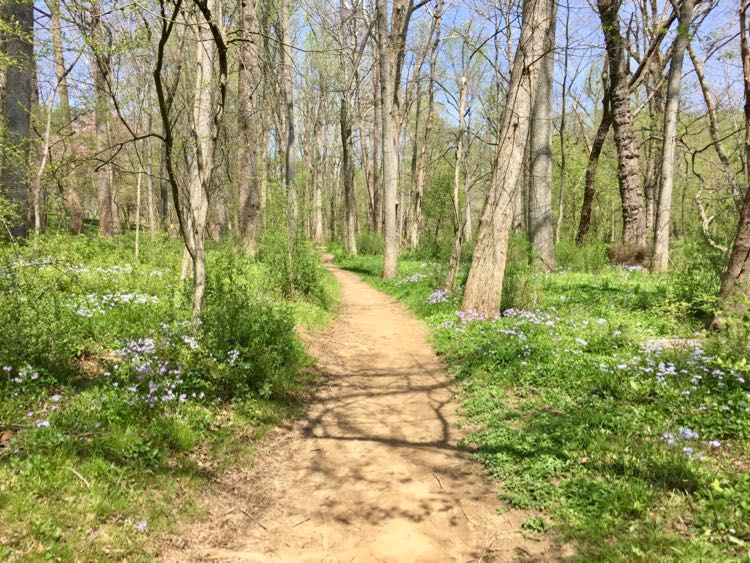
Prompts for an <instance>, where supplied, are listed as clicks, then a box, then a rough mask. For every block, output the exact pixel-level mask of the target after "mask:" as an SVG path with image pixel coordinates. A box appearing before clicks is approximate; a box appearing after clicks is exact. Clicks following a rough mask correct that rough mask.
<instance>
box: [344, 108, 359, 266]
mask: <svg viewBox="0 0 750 563" xmlns="http://www.w3.org/2000/svg"><path fill="white" fill-rule="evenodd" d="M340 116H341V119H340V121H341V178H342V180H343V183H344V202H345V205H346V250H347V252H348V253H349V254H351V255H352V256H356V255H357V233H356V224H355V220H356V218H355V216H356V201H355V199H354V163H353V162H352V152H353V151H354V147H353V146H352V124H351V121H350V119H349V102H348V100H347V99H346V94H344V95H343V96H341V113H340Z"/></svg>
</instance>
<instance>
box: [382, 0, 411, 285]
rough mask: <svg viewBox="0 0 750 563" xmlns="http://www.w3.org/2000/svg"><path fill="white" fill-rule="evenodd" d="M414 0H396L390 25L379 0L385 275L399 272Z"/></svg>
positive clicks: (391, 276) (383, 2) (383, 273)
mask: <svg viewBox="0 0 750 563" xmlns="http://www.w3.org/2000/svg"><path fill="white" fill-rule="evenodd" d="M412 8H413V0H394V2H393V7H392V13H391V24H390V26H389V25H388V7H387V5H386V0H377V1H376V12H377V28H378V47H379V49H378V51H379V53H378V54H379V56H378V68H379V74H380V77H379V78H380V97H381V100H380V104H381V118H382V121H383V131H382V134H383V137H382V145H383V214H384V219H385V221H384V231H385V232H384V238H385V244H384V249H383V272H382V276H383V278H385V279H389V278H393V277H395V276H396V273H397V270H398V265H397V259H398V247H399V237H398V235H399V232H398V224H397V213H398V209H397V207H398V140H399V135H400V132H401V131H400V126H401V119H400V117H401V115H400V114H401V110H400V101H399V98H400V95H399V94H400V88H401V67H402V65H403V62H404V49H405V45H406V35H407V32H408V29H409V19H410V17H411V11H412Z"/></svg>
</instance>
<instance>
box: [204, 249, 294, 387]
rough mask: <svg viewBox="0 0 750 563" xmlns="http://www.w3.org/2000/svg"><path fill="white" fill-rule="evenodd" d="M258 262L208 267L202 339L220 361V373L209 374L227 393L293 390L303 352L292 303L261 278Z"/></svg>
mask: <svg viewBox="0 0 750 563" xmlns="http://www.w3.org/2000/svg"><path fill="white" fill-rule="evenodd" d="M257 268H258V267H257V265H252V264H248V263H247V261H245V260H241V259H238V260H234V261H228V260H225V261H224V263H222V264H214V265H213V267H212V268H211V270H209V272H210V274H209V275H210V278H209V284H208V287H209V290H208V292H207V293H206V299H205V304H204V309H203V314H202V316H201V320H202V331H201V332H202V338H201V344H202V346H203V347H204V348H205V349H206V350H208V351H210V355H211V356H212V357H213V358H215V359H216V360H217V361H218V362H219V363H220V365H219V366H216V367H218V368H219V373H220V377H217V376H216V374H206V375H208V376H209V378H210V379H211V381H213V382H214V383H215V385H216V386H217V391H218V393H219V394H220V395H221V396H222V397H223V398H229V397H233V396H235V395H241V394H243V393H245V392H247V391H248V390H262V391H263V392H264V393H267V394H280V393H283V392H285V391H288V390H290V389H291V388H292V387H293V386H294V381H295V377H294V376H295V370H296V368H297V366H298V364H299V362H300V361H301V359H302V357H303V352H302V349H301V345H300V343H299V341H298V339H297V333H296V330H295V324H294V315H293V313H292V311H291V309H290V307H289V305H287V304H285V303H284V302H283V301H282V300H281V299H279V298H278V297H275V296H274V295H273V294H272V293H271V292H270V291H269V290H268V287H267V286H266V284H265V283H264V282H261V283H258V278H259V277H260V276H258V272H257V271H253V270H257ZM263 277H265V276H263ZM264 286H265V287H264ZM204 363H205V362H204Z"/></svg>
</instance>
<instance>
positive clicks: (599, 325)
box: [343, 241, 750, 561]
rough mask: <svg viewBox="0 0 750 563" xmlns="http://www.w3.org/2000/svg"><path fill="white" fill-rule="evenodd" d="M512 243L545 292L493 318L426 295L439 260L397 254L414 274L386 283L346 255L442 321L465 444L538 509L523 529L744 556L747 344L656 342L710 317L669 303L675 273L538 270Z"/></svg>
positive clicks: (597, 551)
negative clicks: (538, 300)
mask: <svg viewBox="0 0 750 563" xmlns="http://www.w3.org/2000/svg"><path fill="white" fill-rule="evenodd" d="M511 253H512V258H513V259H512V260H511V261H510V262H509V269H511V271H512V272H514V273H513V274H511V279H512V277H513V276H515V277H516V279H518V280H521V279H526V278H531V279H534V280H535V281H534V282H533V283H535V284H538V286H539V287H540V290H541V292H543V295H544V302H543V304H542V305H540V306H539V307H533V308H532V307H527V308H525V309H521V308H515V309H511V310H509V311H506V312H505V314H504V315H503V316H502V317H500V318H498V319H495V320H481V319H480V318H478V317H477V316H476V315H471V314H469V313H460V314H456V310H457V309H459V308H460V301H459V300H457V299H454V298H451V299H448V300H447V301H440V302H436V303H430V299H431V296H433V295H434V291H435V288H436V287H439V286H436V285H434V282H433V279H434V278H433V276H432V275H431V271H435V270H437V269H438V268H437V267H436V266H435V265H433V264H430V263H425V262H421V263H420V262H416V261H413V260H405V259H402V261H401V263H400V265H399V271H401V272H403V277H402V278H401V279H398V280H395V281H387V282H386V281H383V280H380V279H379V278H378V277H377V274H378V263H377V261H376V260H373V259H370V258H356V259H351V258H350V259H348V260H347V261H346V262H344V263H343V264H344V266H345V267H347V268H350V269H353V270H354V271H358V272H360V273H362V274H363V275H364V276H365V278H366V279H367V280H368V281H369V282H371V283H373V284H375V285H377V286H378V287H380V288H382V289H383V290H385V291H387V292H388V293H390V294H391V295H394V296H395V297H397V298H399V299H401V300H403V301H404V302H405V303H406V304H407V306H408V307H409V308H410V309H411V310H413V311H414V312H415V313H416V314H418V315H419V316H420V317H422V318H424V319H425V320H426V321H427V322H428V323H429V325H430V326H431V327H432V328H433V335H434V344H435V347H436V350H437V352H438V353H439V354H441V355H442V356H443V357H444V359H445V362H446V364H447V365H448V367H449V368H450V369H451V371H452V372H453V373H454V374H455V375H456V377H457V379H458V380H459V381H460V383H461V388H462V395H463V412H464V414H465V416H466V417H467V418H469V419H470V421H471V424H472V427H473V428H475V430H474V431H473V432H472V433H471V435H470V436H469V437H468V438H467V440H466V441H467V444H471V445H473V446H474V447H475V448H476V451H477V456H478V457H479V458H480V459H481V460H482V461H483V462H484V463H485V464H486V465H487V467H488V468H489V469H490V471H491V472H492V474H493V475H494V476H495V477H496V478H497V479H498V480H499V481H500V483H501V486H500V497H501V498H502V499H503V501H504V502H505V503H506V504H508V505H510V506H514V507H518V508H523V509H533V510H540V511H543V514H542V515H535V516H532V517H530V518H529V519H528V520H527V521H526V522H525V524H524V528H525V529H527V530H528V531H531V532H535V533H543V532H545V531H546V530H547V529H548V528H551V529H553V530H556V531H557V532H558V533H562V534H564V535H565V536H566V537H568V538H569V539H571V540H572V541H573V542H574V544H575V548H576V550H577V551H578V554H579V557H580V558H582V559H584V560H633V559H636V560H654V559H658V560H680V561H683V560H720V559H727V558H737V559H742V558H746V557H748V556H749V555H750V553H749V552H748V542H750V529H749V528H748V524H747V521H748V508H749V507H750V489H748V480H747V479H746V478H745V477H746V475H745V474H744V468H745V466H746V463H745V462H744V461H743V460H745V459H747V455H748V440H749V439H750V418H748V416H747V413H748V412H750V367H749V365H748V363H747V354H745V355H744V356H742V357H741V355H738V354H735V353H734V352H733V349H731V348H730V347H728V343H727V342H725V341H723V340H720V339H719V337H718V336H717V337H716V339H715V340H714V341H713V342H711V341H709V342H706V343H704V344H703V345H702V346H701V347H699V348H698V349H697V350H694V349H693V348H691V347H688V348H684V349H683V348H674V349H672V348H669V347H665V346H663V345H660V344H659V342H660V339H665V338H673V337H678V338H679V337H682V338H685V337H693V335H694V333H695V330H696V328H698V327H699V326H700V324H699V323H697V322H696V321H695V319H694V318H693V317H691V316H687V315H686V314H685V311H684V310H678V309H676V308H670V307H669V306H668V303H669V302H670V299H671V290H670V289H668V288H667V286H666V285H665V283H664V281H663V280H664V278H660V277H657V276H652V275H651V274H649V273H648V272H646V271H643V270H639V269H637V268H636V269H624V268H612V267H607V266H602V267H600V268H598V269H597V272H596V273H581V272H562V273H554V274H544V273H535V272H533V271H531V270H526V269H525V267H526V266H525V265H526V264H528V261H527V260H524V259H523V258H524V257H527V256H528V254H527V252H526V249H524V245H523V244H521V243H519V242H517V241H514V242H513V244H512V245H511ZM522 265H524V266H522ZM513 269H517V270H513ZM416 274H419V275H418V276H417V275H416ZM521 274H522V275H521ZM507 278H508V276H506V279H507ZM509 283H510V286H511V287H513V284H514V283H516V282H509ZM505 290H506V291H508V287H506V288H505ZM513 291H514V289H511V290H510V291H509V293H511V294H512V292H513ZM742 327H744V328H742ZM746 328H747V325H737V327H736V328H735V329H734V330H736V331H738V332H736V333H735V339H736V340H740V339H741V337H740V332H739V331H741V330H745V329H746ZM745 334H747V333H745ZM741 340H742V342H743V345H745V343H746V342H747V336H745V337H744V338H742V339H741Z"/></svg>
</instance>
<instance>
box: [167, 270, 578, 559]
mask: <svg viewBox="0 0 750 563" xmlns="http://www.w3.org/2000/svg"><path fill="white" fill-rule="evenodd" d="M329 268H330V269H331V271H332V272H333V274H334V275H335V276H336V278H337V279H338V281H339V283H340V284H341V287H342V294H343V298H342V303H341V312H340V315H339V316H338V317H337V319H336V320H335V321H334V322H333V323H332V325H331V326H329V327H328V329H327V330H325V331H324V332H323V333H322V334H320V335H318V336H316V337H315V338H314V339H311V342H309V348H310V352H311V353H312V354H313V355H314V356H315V357H316V358H317V359H318V368H319V370H320V373H321V378H320V384H319V385H317V387H316V389H315V390H314V392H313V394H312V396H311V397H310V398H309V404H308V407H307V410H306V414H305V416H303V417H302V419H300V420H299V421H297V422H295V423H294V425H292V426H290V427H287V428H279V429H276V430H274V431H273V432H272V433H271V434H270V435H269V436H268V437H267V439H266V440H265V441H264V443H263V444H262V446H261V451H260V452H259V455H258V457H257V461H256V463H255V464H254V466H253V467H252V468H248V469H245V470H243V469H237V470H235V471H230V472H229V473H227V474H226V475H225V476H223V477H222V478H221V479H220V481H219V482H217V483H216V484H215V486H214V487H213V488H212V491H211V492H210V493H209V494H208V495H209V496H208V503H209V506H210V510H209V515H208V517H207V518H205V519H203V520H202V521H199V522H197V523H195V524H194V525H192V526H189V527H188V528H187V529H185V530H184V531H183V533H182V534H181V535H180V536H178V537H173V538H170V539H169V541H168V543H167V545H166V546H165V549H164V552H163V553H162V556H161V558H162V560H165V561H196V560H208V561H327V562H333V561H515V560H519V559H521V560H537V561H550V560H559V559H561V558H563V557H564V556H565V555H566V553H565V552H564V551H561V550H560V549H559V548H558V547H556V546H555V545H554V544H553V543H551V542H550V541H548V540H547V539H539V538H533V537H525V535H524V533H522V531H521V523H522V522H523V521H525V519H526V518H527V517H528V516H529V514H528V513H524V512H521V511H509V512H505V513H503V514H499V513H498V511H497V507H498V505H499V502H498V501H497V497H496V494H495V485H493V484H492V483H491V482H490V481H489V480H488V479H487V478H486V476H485V475H484V474H483V472H482V468H481V467H480V466H479V465H477V464H476V463H475V462H473V461H472V460H471V459H470V454H469V453H468V452H466V451H462V450H461V449H459V448H458V447H457V443H458V441H459V440H460V438H461V429H459V428H458V426H457V421H458V417H457V415H456V410H455V409H456V405H455V402H454V400H453V394H454V393H453V389H452V388H451V379H450V377H449V376H448V375H447V374H446V373H445V371H444V370H443V369H442V367H441V365H440V362H439V361H438V359H437V358H436V357H435V355H434V353H433V351H432V349H431V348H430V346H429V344H428V341H427V331H426V329H425V327H424V326H423V325H422V324H421V323H420V322H418V321H417V320H415V319H414V318H413V317H411V316H410V315H409V314H408V313H407V312H406V311H404V309H403V308H402V307H401V306H400V305H399V304H397V303H395V302H394V301H393V300H392V299H390V298H389V297H387V296H385V295H383V294H382V293H380V292H378V291H376V290H374V289H372V288H371V287H369V286H368V285H366V284H365V283H364V282H363V281H361V280H360V279H359V278H358V277H357V276H356V275H355V274H352V273H349V272H345V271H342V270H339V269H337V268H335V267H332V266H329Z"/></svg>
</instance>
